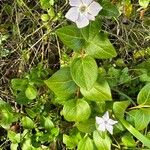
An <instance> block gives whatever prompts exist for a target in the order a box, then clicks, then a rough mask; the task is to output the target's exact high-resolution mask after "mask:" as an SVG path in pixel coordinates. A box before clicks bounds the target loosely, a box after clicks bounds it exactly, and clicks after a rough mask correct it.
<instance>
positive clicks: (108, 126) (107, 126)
mask: <svg viewBox="0 0 150 150" xmlns="http://www.w3.org/2000/svg"><path fill="white" fill-rule="evenodd" d="M106 129H107V131H108V132H109V133H110V134H113V126H111V125H109V124H107V125H106Z"/></svg>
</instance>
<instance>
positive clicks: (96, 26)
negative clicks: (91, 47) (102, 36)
mask: <svg viewBox="0 0 150 150" xmlns="http://www.w3.org/2000/svg"><path fill="white" fill-rule="evenodd" d="M101 26H102V22H101V20H99V19H96V20H95V21H92V22H90V24H89V25H88V26H87V27H85V28H81V30H80V31H81V34H82V36H83V37H84V39H85V40H86V41H90V40H92V39H93V38H94V37H95V36H96V35H97V34H99V31H100V29H101Z"/></svg>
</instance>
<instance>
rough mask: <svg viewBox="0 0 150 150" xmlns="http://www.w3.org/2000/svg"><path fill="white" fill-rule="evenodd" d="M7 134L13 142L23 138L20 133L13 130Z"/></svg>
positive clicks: (18, 141)
mask: <svg viewBox="0 0 150 150" xmlns="http://www.w3.org/2000/svg"><path fill="white" fill-rule="evenodd" d="M7 136H8V138H9V140H10V141H11V142H12V143H14V144H16V143H20V140H21V139H20V138H21V136H20V133H15V132H13V131H8V134H7Z"/></svg>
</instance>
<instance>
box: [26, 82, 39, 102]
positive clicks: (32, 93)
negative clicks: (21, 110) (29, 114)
mask: <svg viewBox="0 0 150 150" xmlns="http://www.w3.org/2000/svg"><path fill="white" fill-rule="evenodd" d="M25 94H26V97H27V98H28V99H30V100H32V99H35V98H36V96H37V89H36V88H35V87H34V86H31V85H29V86H28V87H27V89H26V91H25Z"/></svg>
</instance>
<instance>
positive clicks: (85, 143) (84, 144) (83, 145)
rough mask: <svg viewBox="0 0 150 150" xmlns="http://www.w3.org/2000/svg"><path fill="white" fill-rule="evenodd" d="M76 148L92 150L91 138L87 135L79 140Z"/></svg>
mask: <svg viewBox="0 0 150 150" xmlns="http://www.w3.org/2000/svg"><path fill="white" fill-rule="evenodd" d="M77 150H94V145H93V140H91V139H90V138H89V137H88V136H87V137H85V138H84V139H82V140H81V141H80V142H79V145H78V148H77Z"/></svg>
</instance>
